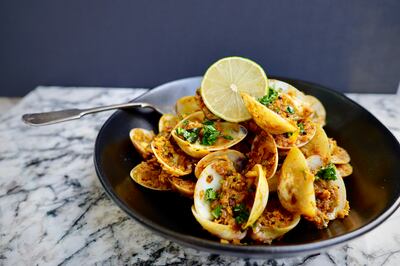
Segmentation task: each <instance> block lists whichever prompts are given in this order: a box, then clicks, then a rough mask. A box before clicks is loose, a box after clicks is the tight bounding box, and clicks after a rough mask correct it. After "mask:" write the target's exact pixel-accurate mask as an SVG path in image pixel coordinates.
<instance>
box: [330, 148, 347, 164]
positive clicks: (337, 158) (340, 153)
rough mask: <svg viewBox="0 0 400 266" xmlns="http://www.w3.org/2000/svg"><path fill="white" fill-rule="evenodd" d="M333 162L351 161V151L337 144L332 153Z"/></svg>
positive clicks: (344, 162) (343, 162)
mask: <svg viewBox="0 0 400 266" xmlns="http://www.w3.org/2000/svg"><path fill="white" fill-rule="evenodd" d="M331 162H332V163H334V164H346V163H349V162H350V155H349V153H348V152H347V151H346V150H345V149H344V148H342V147H340V146H336V148H335V149H334V150H333V152H332V154H331Z"/></svg>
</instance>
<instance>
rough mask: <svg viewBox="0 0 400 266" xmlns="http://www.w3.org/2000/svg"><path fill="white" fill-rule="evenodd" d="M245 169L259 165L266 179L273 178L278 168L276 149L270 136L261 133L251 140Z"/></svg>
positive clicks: (263, 132)
mask: <svg viewBox="0 0 400 266" xmlns="http://www.w3.org/2000/svg"><path fill="white" fill-rule="evenodd" d="M248 157H249V162H248V163H247V169H251V168H253V167H254V165H256V164H261V165H262V167H263V169H264V171H265V175H266V177H267V179H269V178H271V177H273V176H274V174H275V172H276V169H277V167H278V149H277V147H276V143H275V140H274V138H273V137H272V135H271V134H269V133H267V132H265V131H262V132H260V133H259V134H258V135H257V136H256V137H255V138H254V140H253V143H252V145H251V150H250V153H249V154H248Z"/></svg>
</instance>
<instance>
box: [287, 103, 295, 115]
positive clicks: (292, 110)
mask: <svg viewBox="0 0 400 266" xmlns="http://www.w3.org/2000/svg"><path fill="white" fill-rule="evenodd" d="M286 112H288V113H289V114H294V108H293V107H292V106H290V105H288V107H286Z"/></svg>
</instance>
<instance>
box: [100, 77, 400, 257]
mask: <svg viewBox="0 0 400 266" xmlns="http://www.w3.org/2000/svg"><path fill="white" fill-rule="evenodd" d="M192 78H201V77H191V78H185V79H192ZM276 78H278V79H279V78H282V77H276ZM185 79H179V80H175V81H171V82H168V83H165V84H162V85H160V86H159V87H161V86H163V87H164V86H165V85H169V84H171V83H173V82H180V81H183V80H185ZM282 79H286V80H294V79H289V78H282ZM296 81H297V82H301V83H305V84H308V85H310V86H313V87H318V89H320V90H325V91H329V92H330V93H334V94H336V95H337V96H339V97H340V98H341V99H342V100H344V101H347V102H350V103H352V104H354V105H357V106H358V107H360V108H362V109H363V110H364V111H365V112H367V113H368V114H369V115H370V116H371V117H372V118H373V119H374V120H375V122H376V123H377V125H378V126H379V127H380V128H381V129H382V130H385V131H387V132H388V133H389V135H390V136H391V137H392V138H394V139H396V138H395V137H394V136H393V134H392V133H391V132H390V130H388V129H387V128H386V127H385V126H384V125H383V124H382V123H381V122H380V121H379V120H378V119H377V118H376V117H375V116H374V115H372V114H371V113H370V112H369V111H368V110H366V109H365V108H364V107H362V106H361V105H359V104H358V103H356V102H355V101H353V100H351V99H350V98H348V97H346V96H345V95H343V94H342V93H339V92H337V91H335V90H331V89H328V88H326V87H324V86H321V85H318V84H315V83H312V82H308V81H302V80H298V79H296ZM159 87H156V88H154V89H152V90H150V91H153V90H156V89H157V88H159ZM150 91H149V92H150ZM149 92H146V93H149ZM143 95H144V94H143ZM143 95H141V96H139V97H138V98H140V97H142V96H143ZM138 98H136V99H138ZM136 99H133V100H132V101H135V100H136ZM119 112H121V111H116V112H114V113H113V114H112V115H111V116H110V117H109V118H108V119H107V120H106V122H105V123H104V124H103V126H102V127H101V129H100V130H99V133H98V135H97V138H96V142H95V147H94V156H93V159H94V166H95V170H96V173H97V176H98V178H99V180H100V183H101V184H102V186H103V188H104V190H105V191H106V194H107V195H108V196H109V197H110V198H111V199H112V200H113V201H114V202H115V203H116V204H117V206H118V207H120V208H121V209H122V210H124V211H125V212H126V213H127V214H128V215H129V216H130V217H132V218H134V219H135V220H136V221H138V222H139V223H141V224H142V225H144V226H145V227H147V228H149V229H151V230H153V231H155V232H156V233H158V234H160V235H162V236H164V237H165V238H168V239H172V240H173V241H175V242H177V243H180V244H182V245H185V246H188V247H192V248H196V249H201V250H205V251H209V252H212V253H225V254H230V255H237V256H248V257H251V256H258V257H259V256H266V257H267V256H271V255H275V256H282V255H283V256H286V255H289V256H291V255H299V254H302V253H304V254H306V253H313V252H319V251H321V250H324V249H327V248H329V247H333V246H337V245H341V244H344V243H345V242H347V241H350V240H353V239H355V238H357V237H360V236H362V235H364V234H365V233H367V232H369V231H371V230H372V229H374V228H376V227H377V226H379V225H380V224H381V223H383V222H384V221H385V220H386V219H388V218H389V217H390V216H391V215H392V214H393V213H394V212H395V211H396V209H397V208H399V206H400V195H398V196H397V199H396V201H395V202H394V203H393V204H392V206H390V207H389V208H388V209H386V210H385V211H384V212H383V213H382V214H380V215H379V216H378V217H376V218H375V219H373V220H372V221H370V222H369V223H368V224H366V225H364V226H362V227H360V228H358V229H356V230H354V231H352V232H349V233H346V234H343V235H340V236H336V237H332V238H330V239H327V240H322V241H318V242H313V243H307V244H298V245H282V246H268V245H252V246H239V245H230V244H221V243H218V242H215V241H212V240H207V239H202V238H198V237H193V236H190V235H184V234H181V233H177V232H175V231H173V230H169V229H167V228H165V227H163V226H159V225H157V224H155V223H153V222H152V221H151V220H150V219H147V218H145V217H142V216H141V215H140V214H139V213H138V212H136V211H135V210H132V209H130V208H129V207H128V206H126V205H125V204H124V203H123V202H122V201H121V200H120V199H119V197H118V195H117V194H116V193H115V192H114V191H113V190H112V189H111V185H110V183H109V182H108V180H107V178H106V177H105V175H103V173H102V172H101V169H100V168H99V163H100V162H99V161H98V160H97V158H99V157H100V154H99V153H100V147H99V136H100V135H101V134H102V131H103V130H104V128H105V127H107V125H108V123H109V122H110V121H111V120H112V119H113V118H114V117H115V116H116V115H118V113H119ZM399 147H400V144H399Z"/></svg>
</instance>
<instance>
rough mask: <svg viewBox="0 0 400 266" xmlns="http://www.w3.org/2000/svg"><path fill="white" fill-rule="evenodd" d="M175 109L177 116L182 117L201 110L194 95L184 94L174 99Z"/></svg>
mask: <svg viewBox="0 0 400 266" xmlns="http://www.w3.org/2000/svg"><path fill="white" fill-rule="evenodd" d="M175 111H176V113H177V114H178V116H179V117H181V118H184V117H186V116H188V115H190V114H193V113H195V112H198V111H201V108H200V105H199V103H198V100H197V99H196V96H194V95H191V96H184V97H182V98H179V99H178V100H177V101H176V105H175Z"/></svg>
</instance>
